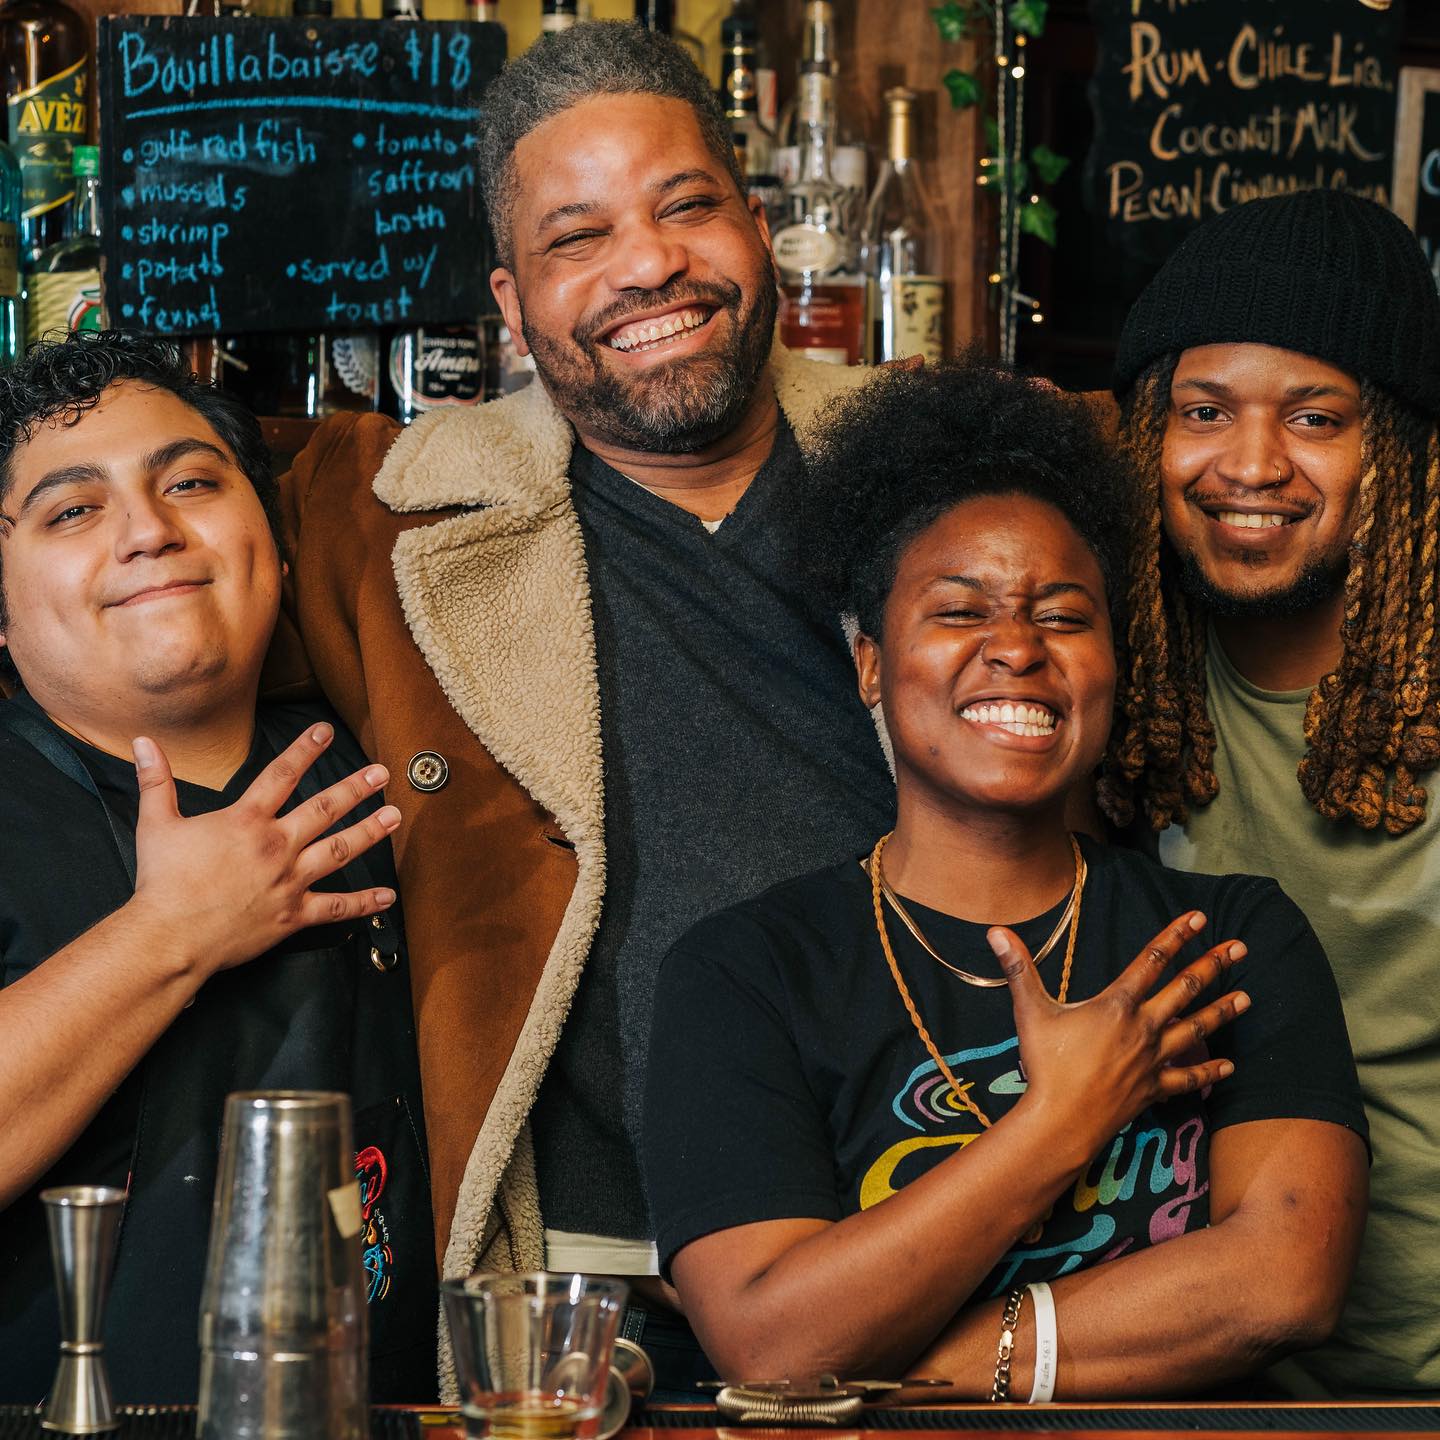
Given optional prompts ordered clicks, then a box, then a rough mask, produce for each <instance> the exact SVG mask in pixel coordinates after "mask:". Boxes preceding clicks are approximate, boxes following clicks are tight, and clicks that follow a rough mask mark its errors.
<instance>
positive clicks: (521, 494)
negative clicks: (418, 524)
mask: <svg viewBox="0 0 1440 1440" xmlns="http://www.w3.org/2000/svg"><path fill="white" fill-rule="evenodd" d="M873 373H874V372H872V371H868V370H852V369H847V368H846V367H845V366H843V365H822V364H817V363H816V362H815V361H813V360H806V359H804V358H802V357H801V356H798V355H796V354H795V353H794V352H793V351H790V350H786V349H785V348H784V346H782V345H780V344H779V343H778V342H777V343H776V345H775V347H774V349H773V351H772V352H771V356H770V364H769V367H768V374H769V376H770V379H771V383H772V384H773V385H774V387H775V396H776V399H778V400H779V402H780V408H781V410H783V411H784V412H785V418H786V419H787V420H789V422H790V425H791V428H792V429H793V430H794V431H795V434H796V437H797V438H798V439H799V441H800V443H801V445H802V446H804V445H806V444H807V443H808V442H809V441H810V440H811V439H812V437H813V435H814V433H815V429H816V426H817V424H818V423H819V420H820V417H821V415H822V414H823V412H824V410H825V407H826V406H827V405H828V404H829V403H830V402H831V401H832V400H834V399H835V398H836V397H837V396H839V395H843V394H845V393H847V392H848V391H851V390H853V389H855V388H856V386H857V385H859V384H861V383H863V382H864V380H865V379H866V378H868V377H869V376H870V375H871V374H873ZM574 438H575V432H574V431H573V430H572V429H571V428H570V425H569V422H568V421H567V420H566V419H565V417H564V416H563V415H561V413H560V412H559V411H558V410H557V409H556V408H555V405H554V402H553V401H552V400H551V399H550V396H549V395H548V394H547V393H546V390H545V387H544V386H543V385H541V384H540V383H539V382H538V381H537V382H534V383H532V384H530V385H527V386H526V387H525V389H523V390H521V391H520V392H519V393H518V394H515V395H511V396H507V397H506V398H505V399H504V400H496V401H493V402H492V403H491V404H489V405H477V406H476V407H475V408H474V409H469V410H461V411H454V410H452V411H449V412H446V411H444V410H440V411H434V412H432V413H431V414H429V415H426V416H423V417H422V418H421V419H419V420H417V421H416V422H415V423H414V424H413V425H412V426H411V427H410V428H409V429H408V430H406V431H405V432H404V434H402V435H401V436H400V438H399V439H398V440H396V442H395V444H394V445H393V446H392V447H391V449H390V453H389V454H388V455H387V456H386V457H385V463H384V465H383V466H381V469H380V473H379V474H378V475H377V476H376V477H375V494H376V495H377V496H379V498H380V499H381V500H383V501H384V502H385V504H386V505H388V506H389V507H390V508H391V509H392V510H398V511H416V510H444V509H447V508H449V507H451V506H456V505H461V506H466V507H470V506H475V505H508V506H514V507H517V508H518V509H520V510H522V511H525V512H527V513H529V514H535V513H538V512H539V511H541V510H544V509H545V508H547V507H548V506H550V505H554V504H557V503H560V502H564V501H566V500H568V498H569V494H570V482H569V476H568V471H569V466H570V447H571V446H572V444H573V443H574Z"/></svg>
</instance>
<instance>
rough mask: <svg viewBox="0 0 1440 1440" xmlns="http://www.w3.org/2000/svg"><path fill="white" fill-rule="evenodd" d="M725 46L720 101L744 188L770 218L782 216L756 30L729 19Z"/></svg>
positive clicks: (724, 27) (722, 30)
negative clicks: (764, 108)
mask: <svg viewBox="0 0 1440 1440" xmlns="http://www.w3.org/2000/svg"><path fill="white" fill-rule="evenodd" d="M720 38H721V42H722V43H723V45H724V47H725V55H724V60H723V62H722V65H721V75H720V99H721V101H722V103H723V104H724V106H725V118H726V119H727V120H728V121H729V122H730V136H731V141H732V143H733V144H734V146H735V158H736V160H737V161H738V162H739V164H740V173H741V174H742V175H744V177H745V188H746V189H747V190H748V191H749V192H750V194H752V195H758V196H759V197H760V199H761V201H762V202H763V203H764V206H765V213H766V216H767V217H768V218H771V219H774V218H775V217H776V216H777V215H778V214H779V213H780V207H781V204H782V201H783V198H784V192H783V188H782V187H781V184H780V177H779V175H778V174H776V171H775V137H774V136H773V135H772V134H771V133H770V131H769V130H767V129H766V128H765V125H764V123H763V122H762V121H761V119H760V87H759V80H758V76H757V73H756V70H757V65H756V61H757V53H756V36H755V31H754V29H753V27H750V26H747V25H745V24H744V23H743V22H737V20H736V18H735V16H734V14H733V13H732V14H731V15H728V16H726V18H725V20H724V22H723V23H722V24H721V27H720Z"/></svg>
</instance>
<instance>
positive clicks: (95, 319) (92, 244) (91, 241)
mask: <svg viewBox="0 0 1440 1440" xmlns="http://www.w3.org/2000/svg"><path fill="white" fill-rule="evenodd" d="M71 164H72V167H73V170H74V184H75V200H74V205H73V209H72V213H71V217H70V230H71V235H70V238H69V239H68V240H61V241H60V242H59V243H58V244H56V245H51V246H50V247H49V248H48V249H46V250H43V251H42V252H41V254H40V257H39V259H37V260H36V261H35V263H34V265H32V266H31V267H30V273H29V275H28V276H27V277H26V280H25V343H26V344H27V345H33V344H34V343H35V342H36V341H37V340H39V339H40V338H41V337H42V336H44V335H47V334H51V335H54V334H57V333H62V334H63V333H64V332H66V331H70V330H103V329H104V328H105V313H104V309H103V306H102V296H101V293H100V151H99V149H98V148H96V147H95V146H94V145H77V146H75V148H74V152H73V154H72V156H71Z"/></svg>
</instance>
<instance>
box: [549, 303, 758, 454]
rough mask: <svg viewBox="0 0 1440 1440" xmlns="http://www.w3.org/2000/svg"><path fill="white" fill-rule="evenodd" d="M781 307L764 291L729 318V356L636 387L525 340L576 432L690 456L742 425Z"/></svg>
mask: <svg viewBox="0 0 1440 1440" xmlns="http://www.w3.org/2000/svg"><path fill="white" fill-rule="evenodd" d="M778 304H779V300H778V296H777V294H776V291H775V289H774V288H773V287H772V286H769V285H765V284H763V283H762V285H761V286H760V290H759V293H758V294H757V295H756V297H755V300H754V303H753V304H752V305H751V308H750V313H749V315H748V316H743V315H740V314H739V312H738V307H737V308H734V309H732V310H731V313H732V314H735V315H736V316H737V321H738V329H737V333H736V337H735V341H734V343H733V345H732V346H731V347H730V349H729V351H728V352H727V353H725V354H714V355H699V356H695V357H694V358H691V359H681V360H676V361H673V362H671V363H670V364H668V365H665V366H655V367H654V368H653V369H652V370H650V371H649V372H648V373H647V374H645V375H644V376H637V377H636V378H635V379H633V380H626V379H625V378H623V377H622V376H620V375H617V374H615V373H614V372H613V371H610V370H607V369H605V368H604V365H603V361H602V360H601V359H600V357H599V356H598V355H595V356H593V357H589V359H590V363H589V365H584V362H583V360H582V361H580V362H579V363H577V362H576V361H575V360H573V359H572V358H571V357H570V356H568V355H566V354H565V352H564V350H563V349H562V347H560V346H558V345H555V344H553V343H552V342H551V341H550V339H549V338H548V337H547V336H543V335H539V334H532V333H531V331H530V330H529V329H528V328H525V329H524V330H523V333H524V336H525V340H526V343H527V344H528V345H529V346H530V353H531V355H533V356H534V357H535V370H536V372H537V374H538V375H539V376H540V380H541V382H542V383H543V384H544V386H545V389H546V390H547V391H548V392H549V394H550V396H551V398H552V399H553V400H554V401H555V403H556V405H557V406H558V407H559V408H560V410H561V411H562V412H563V413H564V414H565V415H566V416H567V417H568V418H569V419H570V421H571V422H572V423H573V424H574V425H575V426H576V428H577V429H580V430H582V431H584V432H585V433H586V434H587V435H591V436H594V437H595V438H596V439H598V440H600V441H602V442H604V443H605V444H608V445H614V446H617V447H619V448H621V449H624V450H634V451H639V452H642V453H645V454H651V455H689V454H693V453H694V452H696V451H697V450H703V449H705V448H706V447H707V446H709V445H713V444H714V443H715V442H716V441H717V440H719V439H721V438H722V437H724V436H725V435H728V434H729V433H730V432H731V431H732V430H733V429H734V428H735V426H736V425H738V424H739V422H740V417H741V416H742V415H743V414H744V413H745V409H746V407H747V406H748V405H749V404H750V400H751V397H752V396H753V395H754V393H755V386H756V385H757V384H758V383H759V380H760V374H761V372H762V371H763V370H764V368H765V362H766V361H767V360H768V359H769V358H770V344H771V340H772V338H773V335H774V330H775V312H776V309H777V307H778ZM727 308H728V307H727ZM591 343H594V342H591ZM582 367H583V374H577V371H580V370H581V369H582Z"/></svg>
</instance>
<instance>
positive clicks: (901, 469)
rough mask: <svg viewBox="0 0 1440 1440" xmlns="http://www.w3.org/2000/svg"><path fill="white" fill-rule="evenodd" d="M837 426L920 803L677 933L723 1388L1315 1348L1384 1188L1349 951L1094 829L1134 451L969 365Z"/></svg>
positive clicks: (1183, 1361)
mask: <svg viewBox="0 0 1440 1440" xmlns="http://www.w3.org/2000/svg"><path fill="white" fill-rule="evenodd" d="M830 421H831V423H830V428H829V430H828V437H827V438H826V439H825V440H824V442H823V444H822V446H821V448H820V452H819V457H818V459H817V461H816V463H815V464H814V466H813V468H812V470H811V472H810V474H809V477H808V479H807V481H806V489H805V491H804V493H802V494H800V495H798V496H797V497H796V504H797V505H798V506H800V507H801V509H802V514H801V518H802V520H803V523H804V525H805V528H806V533H807V534H808V536H809V540H810V553H811V559H812V561H813V566H814V570H815V575H816V582H817V584H819V585H821V586H823V587H824V590H825V592H826V594H827V595H828V597H829V598H830V600H831V602H832V603H833V604H834V605H835V606H836V607H837V608H838V609H840V610H842V611H843V612H845V613H846V614H847V615H848V616H849V617H850V618H851V619H852V620H853V622H854V625H855V627H856V628H855V637H854V655H855V665H856V672H857V681H858V685H859V691H860V695H861V698H862V699H863V701H864V702H865V704H866V705H867V706H869V707H870V708H871V709H872V710H874V711H875V712H876V713H877V718H878V716H879V715H880V714H882V713H883V722H882V723H883V727H884V731H885V733H886V735H887V737H888V740H889V744H890V747H891V750H892V754H893V761H894V769H895V778H896V786H897V790H896V815H895V824H894V829H893V830H892V831H891V832H890V833H889V834H888V835H882V836H877V837H876V839H875V843H874V846H873V848H872V849H871V850H870V852H869V853H868V854H866V855H860V856H857V857H855V858H854V859H853V860H849V861H847V862H845V863H843V864H841V865H839V866H836V867H833V868H831V869H828V870H823V871H820V872H818V873H815V874H811V875H806V876H803V877H801V878H799V879H795V880H791V881H788V882H786V883H784V884H781V885H779V886H777V887H775V888H774V889H772V890H770V891H768V892H767V893H765V894H764V895H761V896H759V897H758V898H756V899H754V900H751V901H748V902H746V903H744V904H742V905H738V906H736V907H734V908H732V909H730V910H727V911H724V912H722V913H720V914H718V915H715V916H712V917H710V918H709V919H707V920H705V921H702V922H701V923H700V924H699V925H697V926H696V927H694V928H693V929H692V930H691V931H690V932H689V933H688V934H687V935H686V936H685V937H684V938H683V939H682V940H681V941H680V942H679V943H678V944H677V945H676V946H675V948H674V949H673V950H672V952H671V953H670V955H669V957H668V959H667V960H666V963H665V965H664V968H663V970H662V972H661V976H660V982H659V991H658V995H657V1004H656V1012H655V1029H654V1036H653V1050H652V1055H651V1062H650V1071H649V1088H648V1095H647V1116H646V1170H647V1180H648V1184H649V1190H650V1200H651V1206H652V1211H653V1218H654V1221H655V1225H656V1230H657V1236H658V1240H657V1243H658V1247H659V1252H660V1259H661V1265H662V1271H663V1273H665V1274H666V1275H667V1276H668V1277H670V1278H672V1279H673V1281H674V1284H675V1285H676V1287H677V1289H678V1291H679V1295H680V1299H681V1301H682V1303H683V1305H684V1308H685V1312H686V1315H687V1316H688V1318H689V1320H690V1322H691V1323H692V1325H693V1326H694V1328H695V1331H696V1333H697V1334H698V1336H699V1338H700V1340H701V1342H702V1344H703V1345H704V1346H705V1348H706V1350H707V1352H708V1354H709V1356H710V1358H711V1360H712V1361H713V1362H714V1363H715V1365H716V1366H717V1368H718V1369H719V1371H720V1372H721V1374H722V1375H724V1376H726V1377H727V1378H728V1379H730V1380H732V1381H741V1380H746V1379H757V1378H760V1377H777V1376H781V1377H789V1378H791V1379H792V1380H796V1381H806V1380H809V1381H813V1380H815V1379H816V1378H817V1377H819V1376H821V1375H823V1374H835V1375H839V1376H842V1377H843V1376H867V1377H870V1376H880V1377H897V1378H898V1377H902V1376H916V1377H918V1376H929V1377H939V1378H942V1379H943V1380H945V1381H946V1382H947V1388H948V1391H949V1393H951V1394H953V1395H955V1396H958V1397H966V1398H985V1397H990V1398H992V1399H997V1400H1005V1399H1009V1400H1018V1401H1024V1400H1026V1399H1027V1398H1029V1399H1030V1400H1032V1401H1043V1400H1048V1399H1050V1398H1052V1397H1058V1398H1061V1399H1065V1400H1079V1399H1089V1398H1109V1397H1120V1396H1134V1395H1146V1394H1149V1395H1155V1394H1180V1393H1186V1392H1191V1393H1193V1392H1196V1391H1200V1390H1204V1389H1206V1388H1209V1387H1213V1386H1215V1385H1217V1384H1219V1383H1221V1382H1223V1381H1226V1380H1229V1379H1232V1378H1234V1377H1237V1376H1241V1375H1244V1374H1246V1373H1248V1372H1250V1371H1253V1370H1254V1369H1255V1368H1256V1367H1258V1366H1259V1365H1261V1364H1262V1363H1263V1362H1264V1361H1266V1360H1267V1359H1268V1358H1270V1357H1272V1356H1274V1355H1276V1354H1277V1353H1280V1352H1282V1351H1285V1350H1288V1349H1293V1348H1296V1347H1299V1346H1304V1345H1308V1344H1314V1343H1317V1342H1319V1341H1320V1340H1321V1339H1322V1338H1323V1337H1324V1336H1325V1335H1326V1333H1327V1332H1328V1330H1329V1328H1330V1327H1331V1326H1332V1325H1333V1323H1334V1320H1335V1317H1336V1315H1337V1313H1338V1310H1339V1307H1340V1303H1341V1300H1342V1298H1343V1295H1344V1292H1345V1287H1346V1284H1347V1281H1348V1278H1349V1274H1350V1268H1351V1265H1352V1263H1353V1259H1354V1255H1355V1250H1356V1246H1357V1244H1358V1241H1359V1236H1360V1232H1361V1229H1362V1227H1363V1223H1364V1215H1365V1183H1366V1180H1365V1176H1366V1142H1365V1138H1364V1137H1365V1120H1364V1114H1363V1110H1362V1108H1361V1105H1360V1103H1359V1098H1358V1094H1357V1090H1356V1083H1355V1075H1354V1067H1353V1063H1352V1061H1351V1058H1350V1052H1349V1048H1348V1044H1347V1041H1346V1036H1345V1028H1344V1023H1343V1020H1342V1018H1341V1013H1340V1003H1339V999H1338V996H1337V994H1336V991H1335V986H1334V982H1333V980H1332V979H1331V977H1330V974H1329V970H1328V968H1327V965H1326V961H1325V957H1324V954H1323V952H1322V951H1321V949H1320V947H1319V944H1318V943H1317V941H1316V940H1315V937H1314V935H1313V933H1312V932H1311V930H1310V927H1309V925H1308V924H1307V923H1306V921H1305V918H1304V917H1303V916H1302V915H1301V914H1300V912H1299V911H1298V910H1297V909H1296V908H1295V906H1294V905H1292V904H1291V903H1290V902H1289V901H1288V900H1287V899H1286V897H1285V896H1284V894H1283V893H1282V892H1281V891H1280V889H1279V887H1278V886H1276V885H1275V884H1274V882H1273V881H1269V880H1263V879H1258V878H1255V877H1252V876H1243V875H1232V876H1227V877H1223V878H1213V877H1201V876H1194V875H1187V874H1183V873H1179V872H1174V871H1166V870H1163V869H1162V868H1161V867H1160V866H1158V865H1157V864H1155V863H1154V862H1153V861H1151V860H1149V859H1148V858H1146V857H1145V856H1143V855H1140V854H1138V853H1134V852H1131V851H1128V850H1123V849H1119V848H1116V847H1111V846H1107V845H1103V844H1099V843H1097V842H1096V841H1094V840H1093V839H1091V838H1089V837H1087V836H1085V835H1077V834H1074V833H1072V831H1071V829H1070V828H1069V826H1068V825H1067V821H1066V812H1067V799H1068V798H1069V797H1070V796H1071V795H1072V792H1074V791H1076V790H1077V788H1081V789H1083V788H1084V787H1086V786H1088V785H1090V784H1092V783H1093V778H1094V776H1095V774H1096V771H1097V768H1098V766H1099V764H1100V761H1101V757H1102V755H1103V753H1104V751H1105V749H1106V745H1107V741H1108V739H1109V736H1110V733H1111V721H1112V711H1113V706H1114V696H1115V685H1116V675H1117V657H1116V642H1115V637H1116V635H1117V634H1122V633H1123V628H1122V627H1121V626H1120V625H1119V624H1118V623H1117V617H1116V616H1115V615H1114V613H1113V607H1114V605H1115V602H1116V600H1117V598H1118V597H1119V596H1120V595H1121V593H1122V592H1123V586H1124V580H1123V577H1124V566H1125V557H1126V551H1127V545H1128V542H1129V529H1130V520H1131V517H1132V514H1133V500H1132V493H1133V492H1132V489H1131V483H1130V480H1129V476H1128V473H1127V472H1126V471H1125V470H1124V469H1123V468H1122V463H1121V462H1120V461H1119V460H1118V459H1116V458H1115V456H1114V455H1113V453H1112V452H1111V451H1110V450H1109V448H1108V447H1107V446H1106V445H1105V444H1104V443H1103V441H1102V440H1101V438H1100V437H1099V435H1098V434H1097V432H1096V429H1095V427H1094V425H1093V423H1092V421H1091V419H1090V417H1089V415H1088V413H1087V412H1086V411H1085V409H1084V408H1083V407H1082V406H1080V405H1078V404H1076V403H1074V402H1072V401H1069V400H1067V399H1065V398H1064V397H1062V396H1061V395H1060V394H1059V393H1058V392H1055V391H1052V390H1050V389H1048V387H1044V386H1041V385H1038V384H1036V383H1033V382H1030V381H1027V380H1024V379H1021V378H1017V377H1015V376H1013V375H1011V374H1009V373H1007V372H1004V371H1002V370H1000V369H997V368H994V367H992V366H990V365H988V364H986V363H983V362H980V361H978V360H975V361H969V362H966V363H961V364H955V365H943V366H936V367H929V366H927V367H926V368H925V369H924V370H922V371H918V372H910V373H893V374H889V375H886V376H882V377H880V378H879V379H877V381H876V382H875V383H874V384H872V385H870V386H868V387H866V388H865V389H864V390H862V391H860V392H859V393H858V395H857V396H855V397H853V398H851V399H850V400H848V401H846V402H844V405H843V408H842V409H840V410H839V411H838V412H836V413H835V414H834V415H833V416H831V417H830ZM1102 1262H1111V1263H1102ZM924 1393H925V1394H926V1395H934V1394H935V1393H936V1392H935V1391H933V1390H929V1391H926V1392H924ZM941 1393H944V1392H943V1391H942V1392H941Z"/></svg>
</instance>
